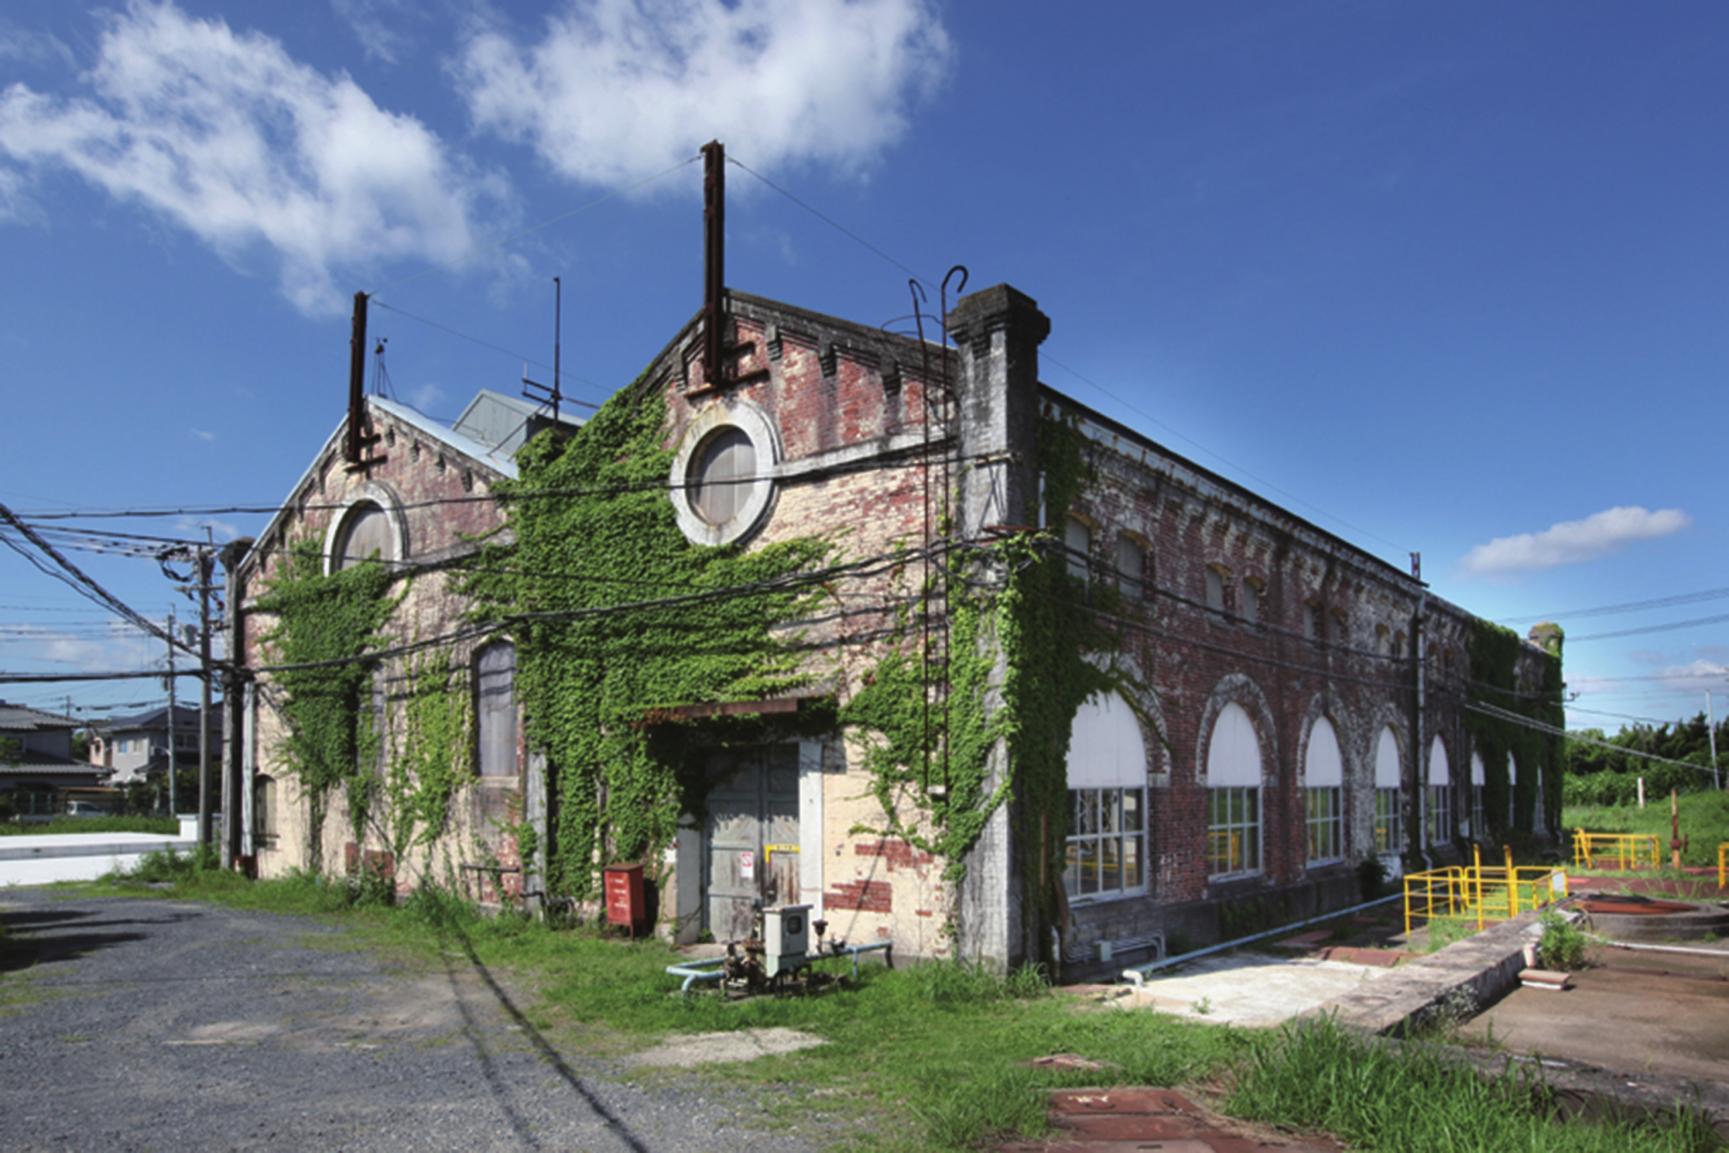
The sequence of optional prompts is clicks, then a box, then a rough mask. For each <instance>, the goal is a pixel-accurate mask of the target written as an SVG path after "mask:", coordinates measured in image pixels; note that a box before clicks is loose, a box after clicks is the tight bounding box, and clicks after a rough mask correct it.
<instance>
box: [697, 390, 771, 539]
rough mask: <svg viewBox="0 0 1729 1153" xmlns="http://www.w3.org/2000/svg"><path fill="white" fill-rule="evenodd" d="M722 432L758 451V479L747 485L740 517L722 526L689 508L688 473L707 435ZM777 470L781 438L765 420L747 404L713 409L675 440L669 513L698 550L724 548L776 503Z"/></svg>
mask: <svg viewBox="0 0 1729 1153" xmlns="http://www.w3.org/2000/svg"><path fill="white" fill-rule="evenodd" d="M723 428H736V429H738V430H739V431H740V432H742V433H744V434H745V436H747V437H749V438H750V443H751V446H752V447H753V448H754V449H755V450H756V479H755V480H754V481H752V482H751V484H750V486H749V488H748V489H747V490H746V492H745V494H744V500H743V501H741V502H740V504H739V510H738V512H736V513H734V514H733V517H732V519H731V520H729V521H726V522H724V523H722V524H710V523H709V522H708V521H706V520H704V519H703V518H702V515H701V514H700V513H698V512H697V511H696V507H695V506H694V505H692V504H691V502H690V490H689V488H687V487H686V486H687V485H688V484H689V483H690V480H691V470H692V468H693V466H694V465H695V464H696V453H697V450H698V449H700V448H701V447H702V446H703V442H704V441H706V440H708V438H709V435H710V434H711V433H714V432H718V431H719V430H721V429H723ZM779 467H780V438H779V437H777V436H776V435H775V431H774V425H773V424H771V423H770V422H769V419H768V415H767V414H766V413H764V412H763V411H762V409H760V408H758V407H757V406H756V405H754V404H752V403H750V402H749V401H748V400H735V401H732V402H731V403H727V404H715V405H711V406H710V407H708V408H706V409H704V410H703V411H702V412H700V413H698V414H697V416H696V418H695V419H694V420H692V421H691V422H690V424H688V425H687V426H685V430H684V436H683V437H681V438H680V439H679V442H678V451H677V452H676V453H674V454H673V458H672V475H671V477H670V480H671V488H672V507H673V509H674V511H676V512H677V514H678V527H679V531H680V532H682V533H684V535H685V536H686V538H688V539H689V540H691V541H692V542H694V543H696V544H705V545H715V546H718V545H724V544H732V543H733V542H734V541H736V540H740V539H742V538H743V537H745V536H747V535H749V533H750V532H751V531H752V530H753V529H755V528H756V527H757V525H758V524H759V523H761V521H762V518H763V515H764V514H765V513H767V512H768V506H769V504H770V503H772V502H773V500H774V474H775V473H776V472H777V471H778V469H779Z"/></svg>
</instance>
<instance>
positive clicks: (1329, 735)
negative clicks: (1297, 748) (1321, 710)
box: [1303, 717, 1345, 866]
mask: <svg viewBox="0 0 1729 1153" xmlns="http://www.w3.org/2000/svg"><path fill="white" fill-rule="evenodd" d="M1344 783H1345V762H1344V751H1343V750H1342V749H1341V748H1340V747H1339V737H1338V732H1337V731H1336V730H1335V729H1334V728H1333V723H1332V722H1331V721H1330V720H1328V719H1327V718H1326V717H1316V718H1315V722H1314V724H1312V725H1310V726H1309V743H1308V747H1307V749H1306V750H1305V752H1304V755H1303V817H1304V825H1305V831H1306V834H1307V836H1306V838H1305V840H1306V842H1307V853H1308V857H1307V860H1308V863H1309V865H1311V866H1313V865H1330V864H1334V863H1336V862H1338V861H1342V860H1344V858H1345V788H1344ZM1319 842H1327V843H1326V844H1322V845H1320V846H1319V847H1320V848H1321V849H1322V850H1323V851H1321V852H1317V851H1316V849H1317V845H1318V843H1319Z"/></svg>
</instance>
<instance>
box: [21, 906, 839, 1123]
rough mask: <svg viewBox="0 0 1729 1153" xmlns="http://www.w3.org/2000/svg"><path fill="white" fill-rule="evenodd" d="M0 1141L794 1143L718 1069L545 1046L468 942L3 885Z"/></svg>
mask: <svg viewBox="0 0 1729 1153" xmlns="http://www.w3.org/2000/svg"><path fill="white" fill-rule="evenodd" d="M0 924H4V926H5V929H6V932H7V934H8V943H7V946H6V949H5V952H4V953H0V1148H4V1149H8V1150H14V1149H18V1150H35V1149H44V1150H46V1149H56V1150H66V1149H75V1150H82V1149H91V1150H104V1151H112V1153H120V1151H127V1150H141V1151H142V1150H163V1151H169V1150H187V1149H246V1150H273V1149H283V1150H290V1149H292V1150H306V1149H319V1150H392V1151H399V1150H400V1151H407V1150H444V1149H451V1150H456V1149H461V1150H465V1151H467V1150H494V1149H496V1150H505V1149H511V1150H515V1149H529V1150H535V1149H558V1150H595V1151H605V1153H613V1151H621V1153H686V1151H688V1153H697V1151H699V1150H703V1151H706V1150H713V1149H721V1148H749V1149H752V1150H753V1151H755V1150H763V1151H786V1153H793V1151H802V1150H806V1149H808V1148H810V1146H809V1145H808V1144H806V1143H805V1142H804V1141H802V1140H801V1139H800V1138H799V1136H798V1135H797V1134H796V1133H790V1132H787V1131H786V1130H784V1129H781V1130H765V1129H764V1128H762V1126H763V1124H764V1108H763V1107H764V1102H763V1101H762V1100H761V1099H759V1098H756V1097H753V1096H751V1095H750V1094H749V1093H748V1092H745V1091H742V1090H741V1091H733V1090H730V1089H727V1088H724V1087H717V1084H716V1083H715V1082H714V1081H713V1080H705V1079H697V1078H691V1079H688V1080H680V1079H678V1078H676V1077H669V1076H666V1075H657V1076H655V1077H654V1078H653V1079H652V1084H650V1085H645V1084H642V1083H639V1082H638V1081H637V1080H635V1079H633V1077H632V1075H631V1074H630V1072H629V1071H628V1070H627V1069H626V1068H625V1067H623V1066H621V1065H617V1064H611V1063H607V1062H604V1061H601V1060H599V1059H597V1058H590V1057H585V1056H583V1055H580V1054H567V1053H560V1052H558V1051H557V1049H556V1048H555V1046H554V1045H553V1044H552V1043H551V1042H550V1041H549V1040H548V1039H547V1038H546V1037H545V1036H543V1035H542V1034H541V1033H540V1032H539V1031H538V1030H537V1029H536V1028H535V1027H534V1025H533V1024H532V1023H531V1022H530V1021H529V1020H528V1019H527V1018H526V1017H525V1016H524V1015H523V1013H522V1012H521V1009H520V1008H519V1006H518V1005H517V1003H516V1000H515V999H514V998H513V996H512V994H511V993H510V991H509V990H508V989H506V988H505V987H504V986H503V985H502V984H501V983H500V982H499V981H498V980H497V979H496V977H495V976H494V975H493V974H491V973H490V972H488V971H487V970H486V969H485V968H484V967H482V966H479V965H477V964H475V963H472V962H470V961H468V960H467V959H465V958H461V957H450V958H446V959H445V965H444V969H443V971H437V970H434V971H432V972H426V971H413V972H410V971H404V970H402V969H400V968H398V967H393V966H392V965H390V964H389V963H387V962H385V961H383V960H381V959H380V958H379V957H377V956H376V955H374V954H372V953H370V952H368V951H365V950H360V949H356V948H352V947H348V945H347V942H346V940H345V936H344V934H343V932H342V931H341V930H340V929H336V928H332V927H330V926H327V925H322V924H319V923H317V922H314V921H311V920H308V919H305V918H299V917H285V916H277V915H273V914H265V913H250V912H240V911H235V910H230V909H223V908H218V907H212V906H207V905H202V904H181V903H170V902H161V901H142V900H125V899H116V898H89V899H83V898H78V899H71V900H67V899H63V898H61V897H60V896H59V895H58V894H51V893H49V892H45V891H41V890H22V889H14V890H9V891H7V892H6V893H5V894H4V895H3V896H0Z"/></svg>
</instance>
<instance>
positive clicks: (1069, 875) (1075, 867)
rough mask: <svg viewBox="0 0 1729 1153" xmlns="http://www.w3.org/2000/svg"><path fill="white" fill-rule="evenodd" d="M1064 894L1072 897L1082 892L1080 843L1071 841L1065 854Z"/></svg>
mask: <svg viewBox="0 0 1729 1153" xmlns="http://www.w3.org/2000/svg"><path fill="white" fill-rule="evenodd" d="M1063 892H1065V893H1067V894H1068V895H1069V896H1071V897H1076V896H1079V895H1080V892H1081V847H1080V843H1079V842H1078V841H1074V840H1071V841H1069V843H1068V845H1067V848H1066V851H1065V852H1064V854H1063Z"/></svg>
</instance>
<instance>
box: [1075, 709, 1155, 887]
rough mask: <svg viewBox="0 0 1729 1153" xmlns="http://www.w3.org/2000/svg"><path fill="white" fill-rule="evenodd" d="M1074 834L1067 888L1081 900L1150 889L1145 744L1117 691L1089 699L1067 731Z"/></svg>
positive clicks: (1076, 714)
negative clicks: (1148, 884) (1147, 887)
mask: <svg viewBox="0 0 1729 1153" xmlns="http://www.w3.org/2000/svg"><path fill="white" fill-rule="evenodd" d="M1068 778H1069V835H1068V840H1067V842H1066V845H1065V850H1066V857H1065V860H1064V865H1063V887H1064V889H1065V890H1066V891H1067V893H1068V895H1069V897H1070V898H1071V899H1073V900H1076V901H1085V900H1092V899H1104V898H1110V897H1123V896H1131V895H1133V894H1136V893H1141V892H1144V891H1146V886H1147V746H1146V742H1145V740H1144V739H1143V738H1142V736H1141V725H1140V721H1139V720H1138V719H1136V717H1135V714H1134V710H1133V709H1131V708H1129V705H1128V702H1127V701H1125V700H1123V698H1122V697H1120V696H1118V695H1117V694H1116V693H1102V694H1098V695H1095V696H1092V697H1089V698H1088V699H1087V701H1086V703H1084V704H1083V705H1081V707H1080V709H1079V710H1077V711H1076V713H1075V721H1074V725H1073V727H1072V728H1071V729H1070V730H1069V756H1068Z"/></svg>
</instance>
